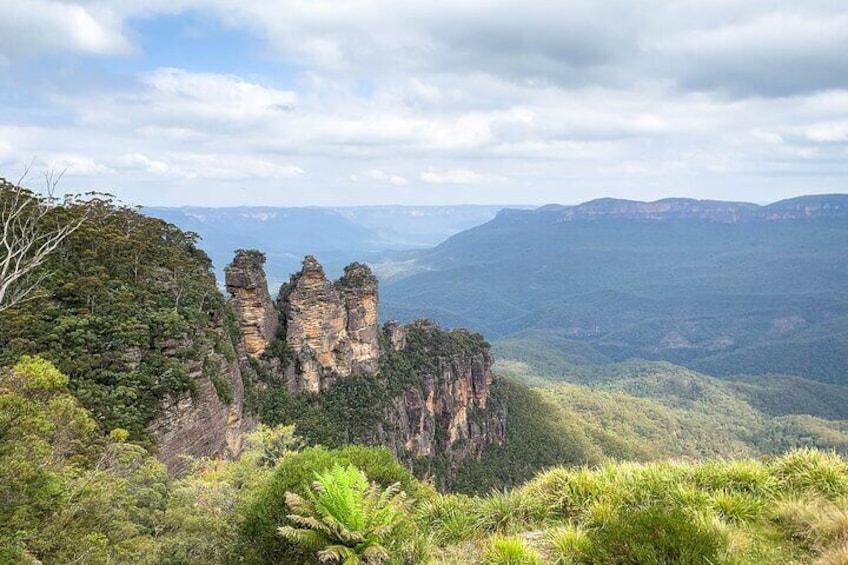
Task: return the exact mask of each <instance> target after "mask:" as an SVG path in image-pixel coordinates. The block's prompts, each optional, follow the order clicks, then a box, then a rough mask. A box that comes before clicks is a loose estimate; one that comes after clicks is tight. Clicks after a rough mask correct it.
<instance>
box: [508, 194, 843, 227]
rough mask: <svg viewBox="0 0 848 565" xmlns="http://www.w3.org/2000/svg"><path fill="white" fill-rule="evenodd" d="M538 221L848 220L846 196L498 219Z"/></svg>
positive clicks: (660, 204)
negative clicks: (765, 203)
mask: <svg viewBox="0 0 848 565" xmlns="http://www.w3.org/2000/svg"><path fill="white" fill-rule="evenodd" d="M539 217H545V218H549V219H551V220H552V221H556V222H567V221H575V220H592V219H622V220H653V221H658V220H688V219H696V220H707V221H713V222H722V223H736V222H743V221H756V220H762V221H780V220H803V219H848V194H821V195H809V196H799V197H796V198H790V199H787V200H780V201H778V202H775V203H773V204H768V205H764V206H761V205H759V204H752V203H749V202H724V201H720V200H696V199H692V198H664V199H662V200H656V201H654V202H642V201H638V200H623V199H617V198H600V199H597V200H592V201H589V202H584V203H583V204H578V205H575V206H563V205H559V204H548V205H546V206H542V207H540V208H536V209H534V210H514V209H507V210H502V211H501V212H500V213H499V214H498V219H501V220H503V219H509V220H521V219H530V218H535V219H538V218H539Z"/></svg>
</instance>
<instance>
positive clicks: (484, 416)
mask: <svg viewBox="0 0 848 565" xmlns="http://www.w3.org/2000/svg"><path fill="white" fill-rule="evenodd" d="M235 263H236V262H235V261H234V264H235ZM250 267H251V269H253V270H255V271H261V268H262V266H261V264H260V263H258V262H253V263H252V264H251V265H250ZM230 273H231V271H230V270H228V281H227V282H228V289H229V290H230V292H231V293H232V294H233V296H234V298H237V297H238V296H239V294H238V293H240V292H243V286H244V285H240V284H230V283H231V282H234V281H235V277H232V281H231V277H230ZM240 276H241V275H240ZM249 278H250V280H251V281H253V280H257V281H259V280H264V274H261V273H260V272H252V274H251V275H250V277H249ZM251 296H254V295H251ZM232 304H233V306H234V307H235V309H236V315H237V317H238V319H239V320H255V319H257V318H261V316H259V315H258V314H257V312H256V311H255V308H254V306H252V304H255V301H248V300H233V302H232ZM377 306H378V289H377V280H376V278H375V277H374V275H373V274H372V273H371V270H370V269H369V268H368V267H367V266H366V265H362V264H360V263H353V264H351V265H349V266H348V267H347V268H346V269H345V272H344V275H343V276H342V277H341V278H340V279H339V280H338V281H335V282H332V281H330V280H328V279H327V277H326V275H325V273H324V270H323V268H322V267H321V265H320V264H319V263H318V261H317V260H316V259H315V258H314V257H306V259H305V260H304V262H303V268H302V269H301V271H300V272H298V273H296V274H295V275H293V276H292V277H291V280H290V281H289V282H288V283H286V284H284V285H282V287H281V289H280V293H279V296H278V299H277V310H276V311H275V313H276V312H279V320H280V323H281V324H282V325H281V327H280V330H279V331H278V332H277V335H278V336H279V338H278V340H279V341H273V340H272V341H271V342H268V343H266V347H270V348H271V349H272V350H274V351H285V352H286V354H285V355H284V356H283V357H284V358H285V362H286V363H280V362H278V361H279V359H280V358H279V357H275V358H270V357H268V356H265V357H263V358H261V359H258V360H257V361H258V363H259V364H260V366H261V367H264V368H260V370H259V373H260V374H264V375H265V381H266V382H267V383H272V384H271V385H270V386H269V387H268V388H267V394H270V395H272V397H274V399H273V400H272V402H271V403H270V404H271V405H274V406H279V405H278V404H275V403H276V402H278V401H279V394H280V391H279V388H278V387H279V386H280V384H281V383H283V382H287V394H288V395H289V397H290V398H292V399H298V398H299V399H301V400H300V401H295V400H292V401H290V402H284V403H283V404H284V406H285V407H284V408H278V409H275V410H282V412H279V411H276V412H273V413H272V414H265V415H264V416H265V417H266V418H267V419H268V420H269V421H284V422H294V423H296V424H298V426H299V431H300V432H301V433H302V434H303V435H305V436H306V437H307V438H308V439H310V440H311V441H316V442H319V443H324V444H327V445H333V444H341V443H346V442H353V443H366V444H373V445H385V446H388V447H389V448H390V449H391V450H392V451H393V452H394V453H395V454H396V455H397V456H398V457H399V458H401V459H402V460H404V461H406V462H407V463H409V464H410V465H413V466H416V467H419V468H421V467H422V465H420V463H421V462H422V461H427V462H434V461H439V464H438V467H439V468H440V469H442V470H443V471H444V473H443V474H447V475H449V474H450V473H451V472H452V470H454V469H455V468H456V467H457V466H458V465H460V464H461V462H462V461H463V460H465V459H466V458H468V457H478V456H479V455H480V454H481V453H482V452H483V450H484V449H485V448H486V446H487V445H491V444H493V443H499V442H501V441H503V439H504V437H505V429H504V428H505V418H506V414H505V407H504V406H503V403H502V402H501V401H499V400H498V399H495V398H493V397H492V393H491V391H492V388H491V387H492V373H491V368H492V362H493V360H492V355H491V353H490V350H489V345H488V344H487V343H486V342H485V341H484V340H483V338H482V337H481V336H480V335H478V334H474V333H471V332H466V331H462V330H457V331H452V332H448V331H445V330H442V329H441V328H439V327H438V326H436V325H435V324H434V323H432V322H427V321H421V322H415V323H412V324H409V325H407V326H401V325H399V324H397V323H395V322H389V323H388V324H386V326H385V327H384V328H382V329H381V328H380V327H379V325H378V318H377ZM250 308H254V311H245V309H250ZM262 308H263V310H267V309H268V306H267V303H265V305H264V306H263V307H262ZM267 317H270V316H267ZM241 327H242V331H243V333H244V332H245V325H244V324H242V326H241ZM256 327H257V326H256V325H255V324H248V329H247V333H245V335H246V336H247V335H256V332H255V328H256ZM280 341H284V343H280ZM273 383H277V385H276V386H277V389H275V388H274V386H275V385H274V384H273ZM342 384H343V385H344V386H342ZM304 397H307V399H304ZM325 404H326V406H324V405H325ZM298 406H299V407H301V408H303V407H304V406H306V407H307V408H304V410H306V412H304V413H299V412H297V410H298V408H297V407H298ZM322 411H323V412H322ZM316 412H317V413H319V414H321V413H323V414H324V416H320V417H316V416H315V414H316ZM311 422H317V423H315V424H313V423H311ZM313 426H317V427H315V428H313ZM429 466H430V465H429V464H424V465H423V468H429ZM442 478H444V477H442Z"/></svg>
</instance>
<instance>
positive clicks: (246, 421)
mask: <svg viewBox="0 0 848 565" xmlns="http://www.w3.org/2000/svg"><path fill="white" fill-rule="evenodd" d="M215 332H216V333H217V335H218V336H219V337H220V338H221V339H226V338H225V337H224V330H223V327H220V326H218V327H216V328H215ZM191 345H192V344H191V343H190V341H189V340H185V341H184V342H181V343H176V342H169V343H165V344H162V353H163V354H164V355H165V356H167V357H176V356H178V354H177V352H178V351H181V350H185V349H187V348H188V347H190V346H191ZM227 357H228V356H225V355H223V354H221V353H218V352H217V351H215V348H214V347H212V346H207V347H205V350H204V351H202V355H201V358H202V359H203V361H196V360H192V361H186V362H184V368H185V369H186V371H187V372H188V374H189V376H190V377H191V379H192V381H193V382H194V383H195V388H196V390H195V391H194V392H193V393H190V394H189V393H187V394H184V395H182V396H180V397H178V398H168V399H166V400H165V402H164V404H163V407H162V413H161V414H160V416H159V417H158V418H156V419H155V420H154V421H153V423H152V424H151V425H150V426H149V427H148V432H149V433H150V435H151V437H152V438H153V439H154V441H155V442H156V447H157V456H158V458H159V460H160V461H162V462H163V463H165V465H166V466H167V467H168V470H169V472H171V473H172V474H180V473H182V472H183V471H186V470H188V469H189V468H190V466H191V465H192V459H196V458H203V457H213V458H214V457H223V458H227V459H229V458H231V457H235V456H237V455H238V454H239V453H240V452H241V448H242V445H241V443H242V435H243V433H244V432H246V431H249V430H250V429H252V428H253V427H254V426H255V421H254V420H253V418H252V417H250V416H249V415H247V414H245V413H244V385H243V383H242V377H241V371H240V368H239V363H238V362H237V360H236V358H235V355H229V358H230V359H229V360H228V358H227Z"/></svg>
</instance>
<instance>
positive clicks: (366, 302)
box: [335, 263, 380, 374]
mask: <svg viewBox="0 0 848 565" xmlns="http://www.w3.org/2000/svg"><path fill="white" fill-rule="evenodd" d="M335 286H336V288H337V289H338V291H339V293H340V294H341V297H342V302H343V303H344V308H345V314H346V316H347V323H346V326H345V327H346V330H347V336H348V339H349V340H350V350H351V372H352V373H355V374H356V373H376V372H377V370H378V369H379V359H380V345H379V343H378V337H379V327H378V320H377V303H378V297H377V277H375V276H374V275H373V273H371V269H369V268H368V266H366V265H363V264H362V263H352V264H350V265H348V266H347V267H345V270H344V275H343V276H342V278H340V279H339V280H338V281H337V282H336V284H335Z"/></svg>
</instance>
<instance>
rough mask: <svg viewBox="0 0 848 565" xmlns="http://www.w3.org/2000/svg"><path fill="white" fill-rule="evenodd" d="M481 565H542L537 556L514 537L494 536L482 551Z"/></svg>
mask: <svg viewBox="0 0 848 565" xmlns="http://www.w3.org/2000/svg"><path fill="white" fill-rule="evenodd" d="M481 561H482V563H483V565H542V563H543V561H542V558H541V557H540V556H539V554H538V553H537V552H536V551H535V550H534V549H531V548H528V547H527V546H526V545H524V542H522V541H521V540H520V539H518V538H516V537H501V536H495V537H494V538H492V540H491V541H490V542H489V544H488V546H487V547H486V549H485V550H484V551H483V555H482V558H481Z"/></svg>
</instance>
